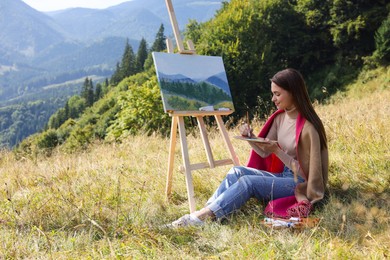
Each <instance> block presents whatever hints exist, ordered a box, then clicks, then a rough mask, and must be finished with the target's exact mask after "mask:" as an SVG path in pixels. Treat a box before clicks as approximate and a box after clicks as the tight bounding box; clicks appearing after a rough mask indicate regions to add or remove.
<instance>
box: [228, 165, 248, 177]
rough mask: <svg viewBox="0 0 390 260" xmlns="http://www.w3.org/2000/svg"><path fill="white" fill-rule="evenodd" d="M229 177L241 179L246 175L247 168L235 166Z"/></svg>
mask: <svg viewBox="0 0 390 260" xmlns="http://www.w3.org/2000/svg"><path fill="white" fill-rule="evenodd" d="M227 175H235V176H236V177H237V179H238V178H241V177H242V176H244V175H245V167H244V166H233V167H232V168H230V170H229V172H228V173H227Z"/></svg>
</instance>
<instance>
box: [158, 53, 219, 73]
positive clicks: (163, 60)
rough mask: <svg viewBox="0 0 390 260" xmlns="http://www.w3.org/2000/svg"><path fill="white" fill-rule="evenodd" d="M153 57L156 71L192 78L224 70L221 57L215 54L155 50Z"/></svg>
mask: <svg viewBox="0 0 390 260" xmlns="http://www.w3.org/2000/svg"><path fill="white" fill-rule="evenodd" d="M153 58H154V59H155V64H156V66H157V71H158V72H162V73H164V74H166V75H175V74H183V75H185V76H187V77H190V78H192V79H203V78H205V77H210V76H213V75H216V74H219V73H221V72H224V71H225V68H224V65H223V61H222V58H221V57H217V56H202V55H182V54H169V53H162V52H156V53H154V54H153ZM205 63H207V66H205Z"/></svg>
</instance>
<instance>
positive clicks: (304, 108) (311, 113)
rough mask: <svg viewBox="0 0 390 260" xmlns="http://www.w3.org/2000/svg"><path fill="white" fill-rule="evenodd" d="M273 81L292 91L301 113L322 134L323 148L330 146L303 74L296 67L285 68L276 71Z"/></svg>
mask: <svg viewBox="0 0 390 260" xmlns="http://www.w3.org/2000/svg"><path fill="white" fill-rule="evenodd" d="M271 81H272V82H274V83H275V84H276V85H278V86H279V87H281V88H283V89H284V90H287V91H288V92H290V93H291V94H292V96H293V98H294V100H295V106H296V108H297V109H298V111H299V113H300V114H301V115H302V116H303V117H304V118H306V120H308V121H309V122H310V123H312V124H313V126H314V127H315V129H316V130H317V132H318V134H319V136H320V143H321V148H322V149H325V148H327V147H328V145H327V138H326V133H325V128H324V125H323V124H322V121H321V119H320V118H319V116H318V115H317V113H316V111H315V110H314V107H313V105H312V103H311V102H310V98H309V94H308V92H307V88H306V83H305V80H304V79H303V77H302V74H301V73H300V72H299V71H297V70H295V69H291V68H288V69H285V70H282V71H279V72H278V73H276V74H275V75H274V76H273V77H272V78H271Z"/></svg>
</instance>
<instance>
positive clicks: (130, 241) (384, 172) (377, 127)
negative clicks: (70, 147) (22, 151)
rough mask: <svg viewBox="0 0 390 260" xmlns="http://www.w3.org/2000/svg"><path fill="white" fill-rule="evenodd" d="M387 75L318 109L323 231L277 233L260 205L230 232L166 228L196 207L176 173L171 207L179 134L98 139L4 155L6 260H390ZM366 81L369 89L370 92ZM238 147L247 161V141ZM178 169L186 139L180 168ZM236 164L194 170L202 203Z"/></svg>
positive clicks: (0, 244)
mask: <svg viewBox="0 0 390 260" xmlns="http://www.w3.org/2000/svg"><path fill="white" fill-rule="evenodd" d="M373 75H374V76H375V75H376V74H373ZM382 75H383V76H382V77H379V78H375V77H374V76H372V75H364V76H363V77H362V78H363V79H360V80H361V81H363V80H364V81H367V82H368V83H366V84H365V85H361V84H360V83H359V82H358V83H357V85H356V86H354V88H353V89H354V91H350V92H349V93H348V94H339V95H338V96H336V97H334V98H333V99H332V101H331V102H330V103H329V104H327V105H318V106H317V111H318V112H319V114H320V116H321V118H322V119H323V121H324V123H325V126H326V130H327V132H328V136H329V148H330V160H331V165H330V189H331V192H332V193H331V196H330V198H329V201H328V203H327V204H325V205H324V206H323V208H320V209H318V210H317V211H316V212H315V215H316V216H317V217H320V218H321V222H320V224H319V225H318V226H317V227H316V228H313V229H307V230H303V231H292V230H271V229H267V228H265V227H263V226H262V225H261V224H260V220H261V219H262V215H261V212H262V209H263V207H262V205H260V204H258V203H257V202H256V201H250V202H249V203H248V205H246V206H245V207H244V208H243V209H242V211H240V212H239V213H237V214H235V215H233V216H231V218H230V219H229V221H228V224H227V225H226V224H218V223H208V225H206V226H205V227H203V228H196V229H192V228H190V229H180V230H170V229H165V228H163V227H162V225H163V224H165V223H168V222H170V221H172V220H174V219H176V218H177V217H179V216H181V215H182V214H184V213H187V212H188V202H187V199H186V188H185V179H184V175H183V174H181V173H180V172H179V171H175V172H174V179H173V192H174V193H173V196H172V200H171V201H170V202H167V201H166V200H165V196H164V190H165V181H166V180H165V178H166V168H167V159H168V145H169V139H163V138H161V137H157V136H151V137H147V138H146V137H142V136H136V137H130V138H128V139H127V140H125V141H124V142H123V143H121V144H94V145H93V146H91V147H90V149H89V150H88V151H86V152H83V153H78V154H65V153H60V152H56V153H54V155H53V156H51V157H50V158H40V159H38V160H37V161H36V162H35V161H32V160H28V159H26V160H19V161H17V160H15V158H14V156H13V154H12V153H10V152H6V151H3V152H1V156H0V183H1V185H2V188H1V189H0V196H1V200H0V237H1V240H0V258H7V259H9V258H11V259H14V258H30V259H31V258H34V259H48V258H49V259H50V258H53V259H75V258H136V259H137V258H159V259H160V258H161V259H168V258H169V259H171V258H183V259H190V258H191V259H192V258H202V259H203V258H206V259H209V258H212V259H214V258H227V259H242V258H245V259H252V258H255V259H270V258H272V259H312V258H320V259H339V258H341V259H384V258H387V257H388V255H389V254H390V252H389V246H390V244H389V241H390V228H389V212H390V205H389V199H390V198H389V188H388V187H389V180H390V175H389V172H390V163H389V162H390V148H389V147H390V140H389V138H388V129H390V113H389V111H390V102H389V101H390V90H389V88H388V86H389V82H390V75H389V70H387V76H386V73H382ZM367 78H368V79H367ZM360 86H364V87H365V88H368V89H369V92H367V91H365V92H364V93H366V94H365V95H361V94H360V93H362V91H363V90H359V91H356V89H357V88H359V87H360ZM260 127H261V123H258V125H256V128H257V129H259V128H260ZM229 133H230V135H231V136H233V135H235V130H234V129H233V130H231V131H230V132H229ZM210 142H211V146H212V148H213V152H214V156H215V159H224V158H226V157H228V153H227V151H226V148H225V146H224V143H223V142H222V141H221V138H220V136H219V134H218V133H217V132H216V131H211V134H210ZM232 142H233V145H234V147H235V149H236V152H237V154H238V156H239V159H240V161H241V163H242V164H245V162H246V160H247V156H248V146H247V144H246V143H245V142H242V141H238V140H235V139H232ZM188 143H189V150H190V158H191V162H192V163H195V162H204V161H206V156H205V152H204V149H203V146H202V144H201V141H200V138H199V137H197V136H192V135H189V136H188ZM179 164H181V153H180V145H179V144H178V145H177V153H176V157H175V166H176V168H177V167H178V166H179ZM229 167H230V166H225V167H219V168H215V169H205V170H199V171H194V172H193V178H194V185H195V194H196V196H197V202H198V203H197V205H198V207H200V206H201V205H202V204H203V203H204V202H205V201H206V200H207V198H208V196H210V195H211V193H212V192H213V190H214V189H215V188H216V187H217V185H218V184H219V182H220V180H221V179H222V178H223V176H224V175H225V173H226V171H227V170H228V168H229Z"/></svg>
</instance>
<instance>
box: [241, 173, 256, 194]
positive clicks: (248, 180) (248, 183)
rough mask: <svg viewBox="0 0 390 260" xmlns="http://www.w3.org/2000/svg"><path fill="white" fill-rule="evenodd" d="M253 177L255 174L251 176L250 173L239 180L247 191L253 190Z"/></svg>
mask: <svg viewBox="0 0 390 260" xmlns="http://www.w3.org/2000/svg"><path fill="white" fill-rule="evenodd" d="M252 177H253V176H250V175H244V176H242V177H241V178H240V179H239V180H238V183H239V185H241V186H242V188H243V189H245V190H247V191H252V190H253V178H252Z"/></svg>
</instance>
